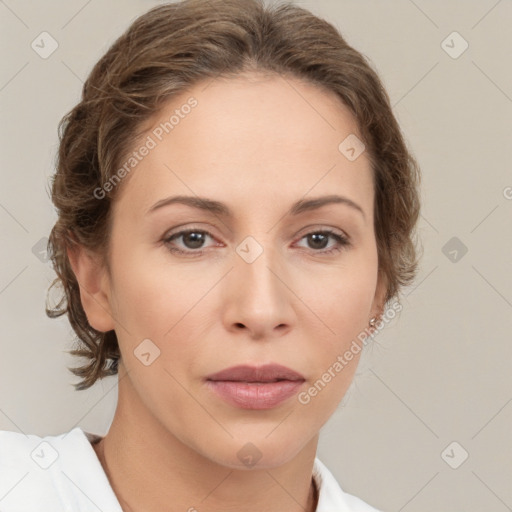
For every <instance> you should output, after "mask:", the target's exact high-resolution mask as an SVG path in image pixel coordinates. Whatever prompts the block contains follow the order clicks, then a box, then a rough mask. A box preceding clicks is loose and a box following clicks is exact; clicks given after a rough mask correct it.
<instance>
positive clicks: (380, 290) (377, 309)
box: [371, 270, 388, 318]
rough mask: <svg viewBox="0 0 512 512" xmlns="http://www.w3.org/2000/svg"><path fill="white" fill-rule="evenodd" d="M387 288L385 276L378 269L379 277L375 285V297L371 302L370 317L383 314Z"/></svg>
mask: <svg viewBox="0 0 512 512" xmlns="http://www.w3.org/2000/svg"><path fill="white" fill-rule="evenodd" d="M387 289H388V280H387V278H386V276H385V275H384V274H383V273H382V272H380V270H379V277H378V279H377V287H376V289H375V297H374V299H373V303H372V309H371V318H372V317H375V318H379V317H380V316H381V315H383V314H384V305H385V298H386V292H387Z"/></svg>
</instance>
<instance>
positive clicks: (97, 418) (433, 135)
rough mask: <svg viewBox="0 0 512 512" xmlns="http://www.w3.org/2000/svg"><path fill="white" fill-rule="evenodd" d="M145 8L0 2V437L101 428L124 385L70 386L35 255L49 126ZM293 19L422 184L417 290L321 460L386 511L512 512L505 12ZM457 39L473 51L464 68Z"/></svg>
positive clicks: (358, 9)
mask: <svg viewBox="0 0 512 512" xmlns="http://www.w3.org/2000/svg"><path fill="white" fill-rule="evenodd" d="M156 3H157V2H155V1H147V0H146V1H145V0H122V1H121V0H114V1H108V2H107V1H103V2H100V1H99V0H89V1H83V0H81V1H78V0H73V1H70V0H66V1H64V0H48V1H45V2H29V1H21V0H6V1H0V19H1V40H2V45H1V46H0V53H1V61H2V68H1V72H0V109H1V116H2V124H1V136H0V139H1V142H0V144H1V173H2V175H1V186H0V233H1V239H2V252H1V265H0V311H1V315H2V317H1V318H2V322H1V324H0V330H1V332H0V340H1V342H0V343H1V359H0V429H3V430H13V431H20V432H25V433H31V434H38V435H56V434H59V433H62V432H66V431H68V430H70V429H71V428H73V427H75V426H77V425H78V426H81V427H82V428H83V429H84V430H88V431H91V432H95V433H99V434H105V433H106V432H107V430H108V427H109V425H110V421H111V419H112V416H113V412H114V408H115V403H116V399H117V397H116V391H117V387H116V382H117V378H116V377H112V378H109V379H106V380H104V381H102V382H100V383H98V384H97V385H95V386H94V388H92V389H90V390H88V391H84V392H75V391H74V389H73V387H72V386H71V384H72V383H73V382H76V381H77V379H76V378H75V377H74V376H73V375H71V373H69V372H68V371H67V370H66V365H69V364H72V362H73V359H72V358H71V357H70V356H69V355H68V354H66V353H65V350H68V349H70V348H71V339H72V336H71V332H72V331H71V328H70V326H69V324H68V323H67V320H66V319H59V320H50V319H48V318H47V317H46V316H45V313H44V304H45V298H46V290H47V287H48V285H49V284H50V282H51V280H52V279H53V277H54V274H53V271H52V269H51V267H50V264H49V263H45V262H44V254H41V252H40V251H38V247H40V245H38V244H41V243H42V242H41V239H44V237H46V236H47V235H48V234H49V232H50V229H51V227H52V225H53V223H54V221H55V218H56V217H55V214H54V212H53V206H52V204H51V202H50V199H49V196H48V188H49V185H48V178H49V176H50V175H51V174H52V173H53V170H54V168H53V165H54V157H55V151H56V148H57V131H56V130H57V123H58V121H59V119H60V118H61V117H62V116H63V115H64V114H65V113H66V112H67V111H68V110H69V109H70V108H71V107H72V106H73V105H74V104H75V102H76V101H77V100H78V98H79V93H80V89H81V85H82V81H83V80H84V78H85V77H86V75H87V73H88V72H89V70H90V69H91V67H92V65H93V64H94V63H95V62H96V60H97V59H98V58H99V57H100V55H102V54H103V52H104V51H105V50H106V49H107V47H108V45H109V44H110V43H111V42H112V41H113V40H114V39H115V38H116V37H117V36H118V35H120V33H121V32H122V31H123V30H124V29H125V28H127V26H128V24H129V23H130V22H131V20H133V18H134V17H136V16H138V15H140V14H142V13H143V12H144V11H145V10H147V9H148V8H149V7H151V6H153V5H156ZM297 3H298V4H300V5H302V6H304V7H306V8H309V9H310V10H312V11H313V12H314V13H316V14H318V15H320V16H322V17H324V18H326V19H328V20H329V21H331V22H332V23H334V24H335V25H336V26H337V27H338V28H339V29H340V30H341V32H342V34H343V36H344V37H345V38H346V39H347V41H348V42H349V44H351V45H353V46H354V47H355V48H356V49H358V50H359V51H361V52H362V53H363V54H365V55H366V56H367V57H368V58H369V59H370V61H371V63H372V64H373V65H374V67H375V68H376V70H377V71H378V73H379V74H380V76H381V78H382V80H383V82H384V84H385V87H386V88H387V90H388V92H389V94H390V97H391V99H392V103H393V106H394V110H395V114H396V116H397V118H398V120H399V122H400V124H401V126H402V129H403V130H404V133H405V135H406V139H407V142H408V143H409V144H410V146H411V148H412V149H413V152H414V154H415V155H416V157H417V158H418V160H419V163H420V165H421V167H422V172H423V186H422V198H423V206H422V216H421V221H420V226H419V232H420V235H421V238H422V241H423V245H424V248H425V252H424V256H423V259H422V261H421V269H420V275H419V277H418V280H417V282H416V283H415V285H414V286H411V287H410V288H409V289H408V290H407V291H406V298H404V299H403V300H402V303H403V306H404V310H403V312H402V313H401V316H400V317H399V318H397V319H395V321H393V322H392V324H390V325H388V326H387V327H386V328H385V329H384V330H383V331H382V332H381V333H380V334H379V335H378V336H377V339H376V341H375V343H374V344H373V345H372V347H371V348H370V350H369V351H368V352H367V353H366V354H365V356H364V358H363V361H362V363H361V367H360V371H359V372H358V375H357V377H356V380H355V381H354V384H353V385H352V386H351V388H350V390H349V393H348V394H347V396H346V398H345V399H344V401H343V403H342V405H341V406H340V407H339V408H338V411H337V412H336V413H335V414H334V416H333V417H332V419H331V420H330V421H329V423H328V424H327V425H326V426H325V428H324V429H323V434H322V436H321V442H320V446H319V452H318V455H319V458H320V459H321V460H322V461H323V462H324V463H325V464H326V465H327V466H328V467H329V468H330V469H331V471H332V472H333V473H334V475H335V477H336V478H337V479H338V481H339V482H340V484H341V486H342V487H343V489H344V490H346V491H348V492H350V493H352V494H355V495H357V496H360V497H361V498H363V499H364V500H366V501H368V502H369V503H371V504H373V505H374V506H377V507H379V508H381V509H383V510H385V511H402V510H403V511H406V512H413V511H415V512H420V511H429V512H431V511H437V512H438V511H464V512H473V511H474V512H476V511H484V510H485V511H496V512H501V511H506V510H512V486H511V481H512V439H511V424H512V403H511V402H512V386H511V384H512V372H511V361H512V357H511V356H512V343H511V341H512V340H511V338H512V336H511V332H512V315H511V308H512V237H511V234H512V200H511V199H512V188H511V187H512V172H511V166H510V162H511V160H512V159H511V156H512V154H511V153H512V144H511V142H512V141H511V123H510V120H511V114H512V68H511V50H512V31H510V27H511V25H512V3H511V2H510V1H509V0H501V1H495V0H489V1H483V0H482V1H454V0H451V1H444V0H437V1H429V2H427V1H420V0H415V1H414V2H413V1H412V0H399V1H394V2H393V3H391V2H390V1H388V2H377V1H369V0H364V1H362V0H359V1H355V0H351V1H349V0H338V1H336V0H317V1H313V0H307V1H306V0H304V1H301V2H297ZM43 31H47V32H48V33H50V34H51V36H52V37H53V38H54V39H55V40H56V41H57V43H58V48H57V50H56V51H55V52H54V53H53V54H52V55H50V56H49V57H48V58H46V59H43V58H41V57H40V55H39V54H38V53H36V52H35V51H34V50H33V49H32V48H31V43H32V41H34V40H36V42H37V40H38V36H39V34H40V33H41V32H43ZM454 31H457V32H458V33H459V34H460V36H462V38H463V39H464V40H465V41H467V43H468V44H469V47H468V48H467V50H466V51H464V52H463V53H462V54H461V55H458V56H457V58H454V56H455V54H456V53H458V52H459V51H460V50H461V49H462V48H463V46H462V44H463V41H462V39H458V38H457V36H455V37H454V36H450V34H452V32H454ZM448 36H450V37H448ZM447 37H448V39H446V38H447ZM445 39H446V42H445V43H443V41H444V40H445ZM448 46H451V47H452V48H451V49H450V48H449V47H448ZM46 48H48V46H46ZM447 51H448V52H451V53H452V55H449V53H448V52H447ZM454 52H455V53H454ZM453 237H455V240H452V238H453ZM43 241H44V242H45V239H44V240H43ZM447 244H448V245H447ZM34 247H35V249H34ZM464 247H466V248H467V253H466V254H463V252H464V251H463V249H464ZM454 250H455V251H456V252H453V251H454ZM454 441H455V442H456V443H458V444H457V445H452V446H451V447H449V445H450V444H451V443H452V442H454ZM447 447H449V448H448V449H447V450H445V449H446V448H447ZM465 452H467V453H468V454H469V457H468V458H467V460H465V461H464V462H463V463H462V464H461V465H460V466H459V467H457V468H456V469H454V468H453V467H451V466H450V465H449V464H448V462H450V464H451V465H452V466H457V465H458V464H460V462H461V461H462V459H463V456H464V454H465ZM443 454H444V455H443Z"/></svg>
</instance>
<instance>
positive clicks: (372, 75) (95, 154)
mask: <svg viewBox="0 0 512 512" xmlns="http://www.w3.org/2000/svg"><path fill="white" fill-rule="evenodd" d="M246 71H258V72H261V73H265V74H277V75H279V76H289V77H295V78H298V79H300V80H304V81H307V82H309V83H312V84H315V85H317V86H319V87H321V88H323V89H324V90H327V91H332V92H334V93H335V94H336V95H337V96H338V97H339V98H340V99H341V101H342V102H343V103H344V104H345V105H346V106H348V107H349V109H350V110H351V112H352V113H353V115H354V116H355V118H356V120H357V123H358V127H359V130H360V134H361V136H362V138H363V141H364V143H365V145H366V151H367V154H368V156H369V158H370V162H371V167H372V173H373V182H374V189H375V204H374V211H375V215H374V227H375V234H376V243H377V250H378V258H379V275H380V276H381V277H383V278H384V279H385V281H386V283H387V292H386V297H385V301H386V303H388V302H389V301H391V300H392V299H393V298H396V297H398V294H399V292H400V290H401V288H402V287H403V286H406V285H408V284H410V283H411V282H412V281H413V280H414V278H415V276H416V272H417V265H418V253H417V248H416V239H415V229H416V223H417V220H418V216H419V209H420V202H419V190H418V188H419V182H420V172H419V166H418V164H417V162H416V161H415V159H414V158H413V156H412V155H411V154H410V152H409V151H408V149H407V147H406V144H405V142H404V138H403V136H402V134H401V131H400V128H399V125H398V123H397V121H396V119H395V117H394V115H393V112H392V109H391V105H390V101H389V97H388V95H387V93H386V91H385V90H384V88H383V86H382V83H381V81H380V79H379V77H378V76H377V74H376V72H375V71H374V70H373V69H372V67H371V65H370V64H369V62H368V61H367V59H366V58H365V57H364V56H363V55H362V54H361V53H359V52H358V51H356V50H355V49H354V48H352V47H351V46H349V45H348V44H347V43H346V42H345V40H344V39H343V37H342V36H341V35H340V33H339V32H338V31H337V29H336V28H335V27H334V26H333V25H331V24H330V23H328V22H327V21H325V20H323V19H320V18H318V17H316V16H314V15H313V14H312V13H311V12H309V11H307V10H305V9H303V8H300V7H298V6H296V5H293V4H291V3H282V2H281V3H280V4H275V5H273V6H265V4H264V2H263V0H184V1H181V2H178V3H172V4H165V5H160V6H158V7H155V8H153V9H151V10H150V11H148V12H147V13H146V14H144V15H142V16H140V17H139V18H137V19H136V20H135V21H134V22H133V23H132V25H131V26H130V27H129V28H128V29H127V31H126V32H125V33H124V34H122V35H121V36H120V37H119V38H118V39H117V40H116V41H115V42H114V43H113V44H112V46H111V47H110V48H109V49H108V51H107V52H106V53H105V55H103V57H101V59H100V60H99V61H98V62H97V64H96V65H95V66H94V68H93V69H92V71H91V73H90V75H89V77H88V78H87V80H86V82H85V83H84V86H83V90H82V96H81V99H80V102H79V103H78V104H77V105H76V106H75V107H74V108H73V109H72V110H71V111H70V112H69V113H68V114H67V115H66V116H64V118H63V119H62V120H61V122H60V124H59V138H60V146H59V151H58V157H57V169H56V172H55V174H54V176H53V178H52V183H51V189H52V190H51V197H52V201H53V203H54V205H55V207H56V209H57V213H58V220H57V222H56V223H55V225H54V227H53V229H52V231H51V234H50V237H49V241H48V251H49V254H50V257H51V259H52V263H53V266H54V269H55V272H56V274H57V278H56V279H55V280H54V281H53V282H52V284H51V286H50V289H49V291H51V289H52V287H53V286H55V285H57V284H59V285H60V286H61V287H62V291H63V293H62V296H61V297H60V301H59V302H58V303H57V305H56V306H55V307H51V308H49V307H48V303H47V307H46V313H47V315H48V316H50V317H52V318H54V317H58V316H60V315H63V314H65V313H66V314H67V315H68V318H69V321H70V323H71V326H72V328H73V330H74V331H75V333H76V336H77V339H76V342H77V347H76V349H74V350H71V351H70V353H71V354H73V355H75V356H79V357H85V358H86V360H87V362H86V363H85V364H83V365H82V366H79V367H78V368H70V371H71V372H72V373H73V374H75V375H76V376H79V377H81V379H82V380H81V381H80V382H79V383H78V384H75V389H77V390H81V389H87V388H88V387H90V386H92V385H93V384H94V383H95V382H96V380H97V379H101V378H103V377H104V376H107V375H114V374H116V373H117V364H118V360H119V358H120V352H119V347H118V342H117V337H116V333H115V331H114V330H111V331H108V332H100V331H97V330H95V329H94V328H92V327H91V325H90V324H89V323H88V321H87V317H86V314H85V312H84V309H83V307H82V303H81V300H80V288H79V284H78V282H77V279H76V277H75V275H74V273H73V271H72V268H71V266H70V262H69V260H68V257H67V248H70V247H72V246H73V245H74V244H81V245H82V246H83V247H84V248H86V249H88V250H90V251H93V252H95V253H97V254H99V255H100V256H101V257H102V258H103V261H104V262H105V264H106V265H107V268H109V267H108V248H109V233H110V228H111V212H112V202H113V201H114V200H115V197H116V195H117V194H118V193H119V191H120V189H121V186H118V187H114V188H113V190H112V191H111V192H110V193H108V194H106V195H105V197H104V198H102V199H98V198H97V196H96V194H95V193H94V191H95V190H98V189H99V188H103V187H104V185H105V184H106V183H107V182H108V181H109V180H110V179H111V178H112V176H113V175H114V174H115V172H116V169H117V167H118V166H119V165H120V162H122V156H123V154H126V153H127V152H128V151H129V149H130V147H131V146H132V145H133V143H134V141H135V140H136V139H137V137H138V135H139V134H140V133H139V132H140V130H141V127H142V126H143V124H144V121H146V120H148V119H149V118H150V117H151V116H153V115H154V114H156V113H157V112H158V111H159V109H160V108H161V107H162V106H163V105H164V103H166V102H167V101H169V100H170V99H171V98H172V97H173V96H175V95H177V94H178V93H181V92H183V91H185V90H186V89H187V88H189V87H191V86H192V85H194V84H196V83H197V82H199V81H202V80H205V79H213V78H215V77H223V78H226V77H227V78H229V77H235V76H237V75H240V74H242V73H244V72H246ZM340 142H341V141H340ZM125 181H126V180H125Z"/></svg>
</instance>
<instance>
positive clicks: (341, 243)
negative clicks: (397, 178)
mask: <svg viewBox="0 0 512 512" xmlns="http://www.w3.org/2000/svg"><path fill="white" fill-rule="evenodd" d="M190 233H201V234H205V235H207V236H209V237H210V238H214V237H213V235H211V234H210V233H209V232H208V231H205V230H203V229H194V228H190V229H185V230H183V231H178V232H177V233H173V234H172V235H170V236H168V237H166V238H164V240H163V242H164V244H165V245H166V246H167V249H168V250H169V251H170V252H172V253H175V254H180V255H183V256H186V257H197V256H201V255H202V254H203V253H204V252H205V250H197V251H196V250H193V249H189V250H187V251H184V250H182V249H177V248H176V247H172V246H171V245H170V244H171V242H172V241H173V240H174V239H176V238H180V237H182V236H184V235H188V234H190ZM316 234H322V235H328V236H330V237H332V238H334V239H335V240H336V241H337V242H338V246H337V247H333V248H331V249H328V250H318V251H317V250H314V249H312V251H313V252H314V253H318V254H323V255H330V254H333V253H337V252H340V251H341V250H342V249H343V248H345V247H350V246H351V242H350V241H349V239H348V238H347V237H345V236H343V235H341V234H339V233H336V232H335V231H332V230H331V229H322V230H317V231H310V232H309V233H306V234H305V235H303V236H302V237H301V238H300V240H302V239H304V238H306V237H307V236H310V235H316Z"/></svg>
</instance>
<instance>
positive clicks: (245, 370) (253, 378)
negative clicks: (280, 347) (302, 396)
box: [206, 364, 306, 410]
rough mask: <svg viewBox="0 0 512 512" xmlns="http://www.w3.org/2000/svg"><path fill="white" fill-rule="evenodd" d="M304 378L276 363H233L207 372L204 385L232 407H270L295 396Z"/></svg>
mask: <svg viewBox="0 0 512 512" xmlns="http://www.w3.org/2000/svg"><path fill="white" fill-rule="evenodd" d="M305 380H306V379H305V378H304V376H303V375H301V374H300V373H298V372H295V371H293V370H291V369H290V368H286V367H285V366H282V365H278V364H268V365H264V366H260V367H254V366H249V365H242V366H234V367H231V368H226V369H225V370H222V371H220V372H217V373H215V374H212V375H209V376H208V377H207V378H206V385H207V386H208V388H209V389H210V390H211V391H213V392H214V393H215V395H216V396H218V397H220V398H222V399H223V400H224V401H226V402H228V403H229V404H231V405H234V406H235V407H239V408H242V409H258V410H262V409H272V408H274V407H277V406H278V405H280V404H281V403H283V402H284V401H286V400H287V399H289V398H291V397H292V396H293V395H295V394H296V393H297V392H298V390H299V388H300V387H301V386H302V384H303V383H304V382H305Z"/></svg>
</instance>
